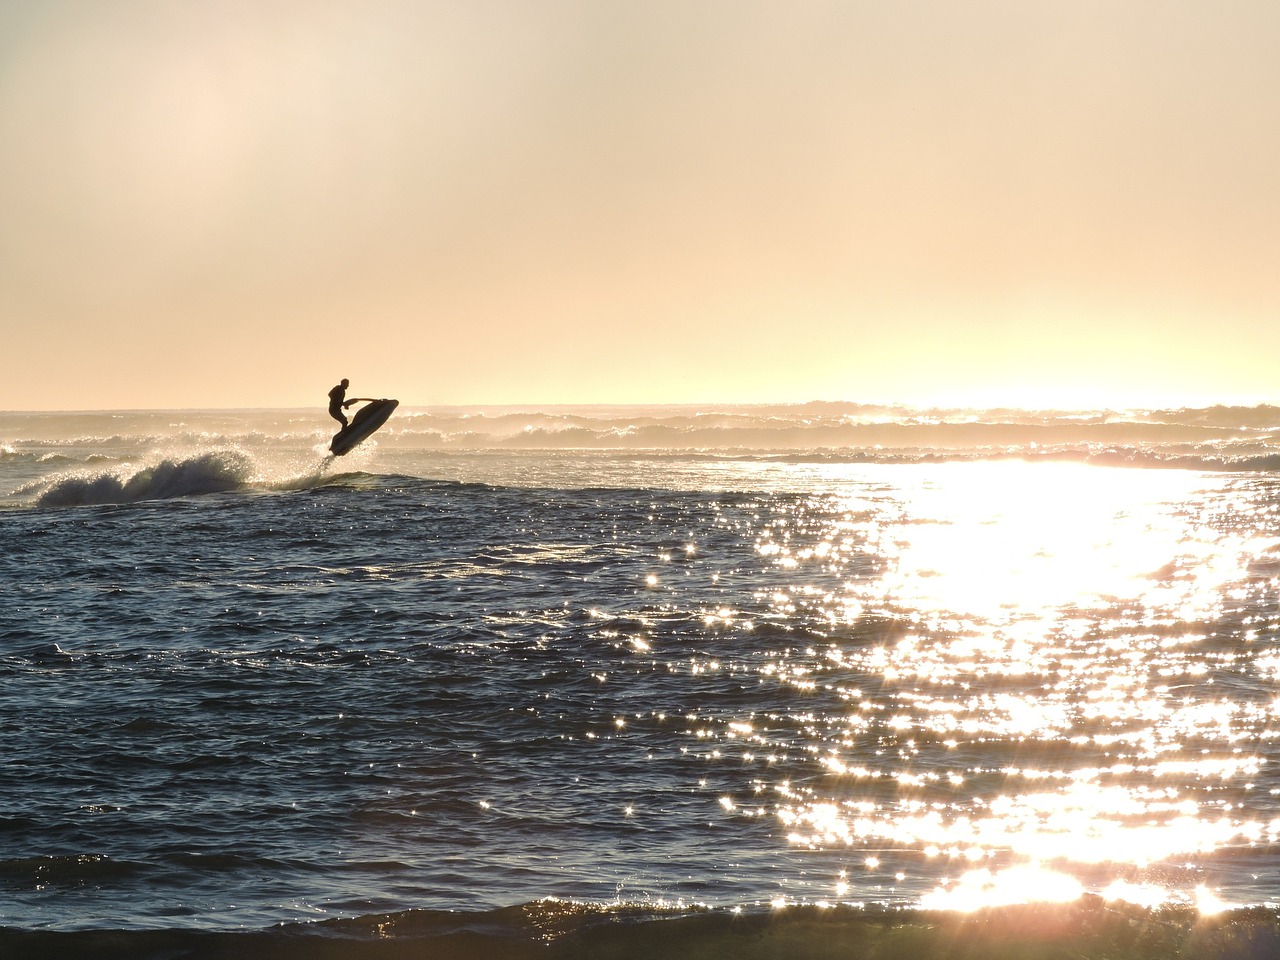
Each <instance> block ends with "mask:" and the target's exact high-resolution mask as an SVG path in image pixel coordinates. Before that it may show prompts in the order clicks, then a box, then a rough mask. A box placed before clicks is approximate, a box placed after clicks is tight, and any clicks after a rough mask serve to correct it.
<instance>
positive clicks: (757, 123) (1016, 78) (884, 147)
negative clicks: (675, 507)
mask: <svg viewBox="0 0 1280 960" xmlns="http://www.w3.org/2000/svg"><path fill="white" fill-rule="evenodd" d="M1278 92H1280V4H1276V3H1274V2H1272V0H1256V2H1254V0H1222V2H1215V3H1208V2H1194V3H1191V2H1183V0H1138V2H1126V0H1107V2H1102V0H1098V2H1094V0H1066V2H1057V0H1043V2H1026V0H1008V2H992V0H975V2H961V0H883V2H861V0H844V2H819V0H787V2H785V3H784V2H778V0H768V2H761V0H646V2H637V0H536V2H533V0H504V2H494V0H436V2H432V0H327V2H322V0H41V2H33V0H0V343H2V344H3V348H2V349H0V357H3V358H5V361H6V362H5V363H4V379H3V388H2V389H0V409H10V410H43V409H49V410H56V409H120V408H129V409H134V408H195V407H304V406H310V405H317V406H322V405H323V404H324V403H325V402H326V399H325V395H326V393H327V391H328V389H329V388H330V387H331V386H332V385H333V384H334V383H335V382H336V381H337V380H338V379H340V378H341V377H348V378H350V380H351V381H352V389H351V394H352V395H355V396H396V397H399V398H400V399H401V401H402V402H405V403H409V404H416V405H443V404H460V405H471V404H554V403H678V402H688V403H730V402H732V403H751V402H792V401H794V402H803V401H808V400H852V401H865V402H889V403H905V404H912V405H934V404H945V405H956V404H963V405H967V404H978V405H1005V404H1008V405H1029V406H1043V405H1059V406H1075V407H1098V406H1126V405H1143V404H1165V403H1187V404H1201V403H1213V402H1247V403H1253V402H1267V401H1270V402H1280V94H1278Z"/></svg>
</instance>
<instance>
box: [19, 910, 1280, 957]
mask: <svg viewBox="0 0 1280 960" xmlns="http://www.w3.org/2000/svg"><path fill="white" fill-rule="evenodd" d="M0 952H4V955H6V956H14V957H18V956H21V957H26V958H33V960H35V958H46V957H47V958H54V957H57V958H62V957H72V956H74V957H79V958H83V960H107V958H125V957H128V958H134V957H179V956H181V957H196V956H200V957H237V958H242V960H258V958H268V957H271V958H277V957H286V956H287V957H304V956H305V957H311V958H316V960H319V958H330V957H331V958H335V960H336V958H343V960H362V958H366V957H367V958H391V957H486V958H488V960H531V958H535V957H536V958H541V960H571V958H587V957H618V958H629V960H648V958H655V960H656V958H661V960H667V958H669V957H734V958H738V960H785V958H792V957H819V956H821V957H835V956H841V957H846V956H847V957H872V956H874V957H878V958H880V960H931V958H942V957H957V956H965V957H981V956H987V955H999V956H1002V957H1030V956H1071V957H1077V958H1080V960H1088V958H1103V957H1115V956H1132V957H1192V956H1194V957H1214V958H1219V960H1229V958H1240V960H1252V958H1261V957H1272V956H1276V955H1277V953H1280V919H1277V916H1276V911H1275V910H1271V909H1264V908H1252V909H1239V910H1233V911H1228V912H1225V913H1221V914H1217V915H1214V916H1201V915H1199V914H1198V913H1197V912H1196V911H1195V910H1194V909H1192V908H1190V907H1166V908H1162V909H1159V910H1148V909H1144V908H1141V907H1135V906H1132V905H1129V904H1125V903H1118V902H1104V901H1103V900H1102V898H1100V897H1097V896H1085V897H1082V898H1081V899H1079V900H1077V901H1075V902H1071V903H1063V904H1044V905H1027V906H1013V907H1003V908H998V909H989V910H983V911H978V912H976V913H940V912H936V911H920V910H907V909H904V910H895V909H891V908H876V907H872V908H862V907H857V906H837V907H825V908H824V907H818V906H794V905H793V906H788V907H785V908H781V909H779V908H769V907H764V908H761V909H756V910H752V911H750V912H741V913H740V912H737V911H729V910H709V909H700V908H696V907H693V908H690V907H666V908H664V907H661V906H651V905H650V906H646V905H627V904H613V905H598V906H597V905H589V904H575V903H569V902H562V901H540V902H537V903H529V904H524V905H522V906H518V907H508V908H506V909H501V910H492V911H486V912H463V913H455V912H446V911H434V910H410V911H406V912H404V913H393V914H382V915H376V916H366V917H356V918H352V919H345V920H328V921H323V922H319V923H314V924H287V925H283V926H280V927H275V928H272V929H270V930H261V931H243V932H239V931H237V932H232V931H211V930H184V929H169V930H88V931H70V932H56V931H47V930H32V931H25V930H14V929H6V928H0Z"/></svg>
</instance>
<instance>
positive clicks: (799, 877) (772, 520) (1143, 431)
mask: <svg viewBox="0 0 1280 960" xmlns="http://www.w3.org/2000/svg"><path fill="white" fill-rule="evenodd" d="M333 426H334V424H333V422H332V421H331V420H329V419H328V418H327V416H326V414H325V411H324V410H323V409H316V410H214V411H114V412H79V413H0V584H2V585H3V591H4V599H3V606H2V607H0V611H2V612H0V783H2V784H3V786H2V787H0V955H3V956H4V957H26V956H31V957H37V956H39V957H44V956H48V957H61V956H85V957H181V956H228V957H231V956H236V957H249V956H264V957H265V956H299V957H301V956H307V957H308V958H312V960H314V958H317V957H327V956H332V957H365V956H370V957H374V956H376V957H392V956H459V957H462V956H485V957H487V958H501V957H524V956H539V957H561V956H564V957H568V956H609V957H623V956H626V957H637V958H641V957H674V956H709V957H710V956H743V957H747V956H760V957H765V956H769V957H773V956H777V957H784V956H785V957H789V958H796V957H804V956H877V957H897V956H901V957H922V956H933V955H937V956H943V955H946V956H975V957H976V956H1005V955H1008V956H1023V955H1037V956H1049V955H1052V956H1059V955H1062V956H1068V955H1069V956H1086V955H1087V956H1093V955H1095V953H1090V952H1089V951H1090V950H1095V948H1096V955H1098V956H1103V955H1107V956H1110V955H1114V953H1124V954H1125V955H1128V956H1135V957H1136V956H1152V957H1156V956H1193V955H1194V956H1224V957H1225V956H1259V957H1261V956H1271V955H1274V952H1275V951H1276V950H1277V949H1280V923H1278V922H1277V905H1278V904H1280V744H1278V743H1277V738H1278V736H1280V688H1278V685H1277V680H1278V679H1280V479H1278V477H1280V472H1278V471H1280V409H1278V408H1274V407H1252V408H1243V407H1216V408H1206V409H1194V410H1149V411H1097V412H1052V411H1051V412H1024V411H1015V410H988V411H963V410H910V409H905V408H897V407H881V406H870V405H858V404H839V403H821V404H803V405H793V406H788V405H779V406H725V407H709V406H708V407H701V408H693V407H637V408H622V407H600V408H591V407H581V408H567V407H562V408H536V407H529V408H515V407H511V408H500V409H499V408H476V409H466V410H464V409H438V408H415V407H413V406H410V405H402V406H401V407H400V409H399V410H398V411H397V412H396V414H395V415H394V416H393V417H392V418H391V420H390V422H389V423H388V424H387V426H386V427H384V428H383V429H382V430H381V431H380V432H379V433H377V434H376V435H375V436H374V438H372V439H371V440H370V441H367V442H366V443H365V444H363V445H362V446H360V447H358V448H357V449H356V450H355V451H354V452H352V453H351V454H349V455H348V456H346V457H342V458H333V457H331V456H329V455H328V453H327V449H326V447H327V443H328V440H329V437H330V435H331V433H332V429H331V428H332V427H333ZM1002 924H1003V926H1001V925H1002ZM1135 931H1136V932H1135ZM957 944H969V945H970V946H971V947H972V950H971V952H969V953H965V952H964V951H963V950H961V949H960V947H958V946H957ZM1046 944H1047V945H1048V946H1046ZM1055 944H1056V945H1057V946H1054V945H1055ZM1064 944H1065V945H1066V946H1063V945H1064ZM1050 947H1053V949H1059V950H1060V951H1067V952H1059V953H1053V952H1052V950H1051V949H1050ZM966 949H968V948H966ZM1002 950H1005V951H1006V952H1004V953H1002V952H1001V951H1002ZM1035 950H1041V951H1042V952H1041V953H1034V951H1035ZM1045 950H1048V951H1049V952H1048V953H1045V952H1043V951H1045ZM931 951H932V952H931ZM948 951H950V952H948ZM957 951H959V952H957ZM1019 951H1021V952H1019ZM1028 951H1030V952H1028ZM1070 951H1075V952H1070ZM1108 951H1111V952H1108ZM1144 951H1145V952H1144Z"/></svg>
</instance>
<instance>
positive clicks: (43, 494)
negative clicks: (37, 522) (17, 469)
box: [36, 450, 254, 507]
mask: <svg viewBox="0 0 1280 960" xmlns="http://www.w3.org/2000/svg"><path fill="white" fill-rule="evenodd" d="M253 472H254V467H253V461H252V459H251V458H250V457H248V456H246V455H245V454H243V453H240V452H238V451H234V450H218V451H212V452H207V453H201V454H197V455H194V456H189V457H182V458H176V459H169V458H165V459H161V460H159V461H157V462H154V463H149V464H146V465H143V466H132V467H121V468H118V469H116V470H107V471H102V472H98V473H74V474H70V475H66V474H64V475H60V476H55V477H53V478H52V479H50V480H46V481H43V482H42V483H41V484H40V485H39V487H38V489H39V490H40V493H39V494H38V495H37V496H36V503H37V504H38V505H39V506H42V507H70V506H82V505H88V504H113V503H137V502H138V501H140V500H167V499H171V498H173V497H188V496H194V495H197V494H205V493H222V492H225V491H228V490H239V489H243V488H244V487H247V486H249V484H250V481H251V479H252V477H253Z"/></svg>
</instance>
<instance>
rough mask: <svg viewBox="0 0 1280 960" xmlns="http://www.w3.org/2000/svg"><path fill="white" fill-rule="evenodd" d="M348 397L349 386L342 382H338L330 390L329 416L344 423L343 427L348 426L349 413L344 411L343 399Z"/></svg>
mask: <svg viewBox="0 0 1280 960" xmlns="http://www.w3.org/2000/svg"><path fill="white" fill-rule="evenodd" d="M346 398H347V388H346V387H344V386H343V385H342V384H338V385H337V386H336V387H334V388H333V389H332V390H330V391H329V416H331V417H333V419H335V420H337V421H338V422H339V423H340V424H342V427H343V429H344V430H345V429H346V426H347V415H346V414H345V413H343V412H342V401H343V400H345V399H346Z"/></svg>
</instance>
